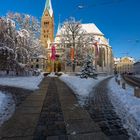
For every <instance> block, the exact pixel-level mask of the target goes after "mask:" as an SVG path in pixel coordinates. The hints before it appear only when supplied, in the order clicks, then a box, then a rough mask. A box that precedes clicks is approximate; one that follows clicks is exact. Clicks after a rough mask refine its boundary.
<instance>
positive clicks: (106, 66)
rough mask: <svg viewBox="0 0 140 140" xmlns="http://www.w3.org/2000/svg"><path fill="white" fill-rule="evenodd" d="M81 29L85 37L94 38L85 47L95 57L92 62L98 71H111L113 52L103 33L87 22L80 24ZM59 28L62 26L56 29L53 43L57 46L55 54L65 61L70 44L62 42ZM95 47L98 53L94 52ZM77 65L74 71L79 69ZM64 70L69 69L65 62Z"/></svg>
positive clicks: (106, 72) (108, 72) (107, 72)
mask: <svg viewBox="0 0 140 140" xmlns="http://www.w3.org/2000/svg"><path fill="white" fill-rule="evenodd" d="M81 26H82V30H85V32H86V34H85V35H84V36H85V37H91V36H92V37H93V38H94V39H93V40H92V41H90V42H89V43H88V45H87V44H85V47H84V48H86V49H87V52H89V53H90V54H93V56H94V57H95V60H94V62H93V63H94V64H95V67H96V69H97V72H98V73H104V74H111V73H112V72H113V54H112V48H111V46H110V45H109V41H108V40H107V39H106V38H105V37H104V34H103V33H102V32H101V31H100V30H99V29H98V28H97V26H96V25H95V24H93V23H89V24H81ZM61 30H63V27H62V28H60V27H59V29H58V31H57V35H56V38H55V44H56V47H57V54H59V56H60V57H61V59H62V60H64V61H66V59H67V58H66V54H65V53H69V54H70V47H68V46H70V45H69V44H65V46H64V44H63V43H62V42H61V41H62V35H61ZM95 43H98V44H97V48H96V47H95V45H94V44H95ZM96 49H98V54H96ZM79 70H80V69H79V66H78V67H77V66H76V71H79ZM65 71H71V67H69V66H67V64H65Z"/></svg>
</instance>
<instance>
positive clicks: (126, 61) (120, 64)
mask: <svg viewBox="0 0 140 140" xmlns="http://www.w3.org/2000/svg"><path fill="white" fill-rule="evenodd" d="M114 61H115V69H116V71H117V72H118V73H132V72H133V64H134V58H132V57H127V56H126V57H122V58H119V59H116V58H115V59H114Z"/></svg>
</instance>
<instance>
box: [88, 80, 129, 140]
mask: <svg viewBox="0 0 140 140" xmlns="http://www.w3.org/2000/svg"><path fill="white" fill-rule="evenodd" d="M109 80H110V78H108V79H106V80H103V81H102V82H100V83H99V84H98V85H97V86H96V87H95V88H94V89H93V91H92V93H91V94H90V99H89V101H88V105H87V106H86V109H87V111H88V112H89V114H90V116H91V118H92V119H93V121H95V122H96V123H97V124H98V125H99V126H100V128H101V130H102V131H103V133H104V134H106V135H107V136H108V137H109V138H110V139H111V140H128V139H129V136H128V133H127V131H126V130H125V129H124V128H123V125H122V123H121V120H120V118H119V117H118V116H117V114H116V113H115V111H114V110H115V109H114V107H113V105H112V103H111V101H110V99H109V97H108V89H107V84H108V81H109Z"/></svg>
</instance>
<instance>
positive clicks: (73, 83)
mask: <svg viewBox="0 0 140 140" xmlns="http://www.w3.org/2000/svg"><path fill="white" fill-rule="evenodd" d="M105 78H107V77H100V76H99V77H98V79H93V78H88V79H81V78H80V77H78V76H69V75H62V76H61V77H60V79H61V80H62V81H64V82H65V83H66V84H67V85H68V86H69V87H70V88H71V89H72V90H73V91H74V93H75V94H76V95H77V97H78V99H79V103H80V104H81V105H84V104H85V101H86V99H87V98H88V97H89V93H90V92H91V91H92V89H93V87H94V86H96V85H97V84H98V83H99V82H100V81H102V80H103V79H105Z"/></svg>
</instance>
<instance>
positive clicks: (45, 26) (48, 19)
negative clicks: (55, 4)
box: [41, 0, 54, 48]
mask: <svg viewBox="0 0 140 140" xmlns="http://www.w3.org/2000/svg"><path fill="white" fill-rule="evenodd" d="M53 41H54V15H53V10H52V6H51V0H46V4H45V9H44V12H43V15H42V20H41V42H42V45H43V46H44V47H45V48H48V46H49V45H50V43H51V42H53Z"/></svg>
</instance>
